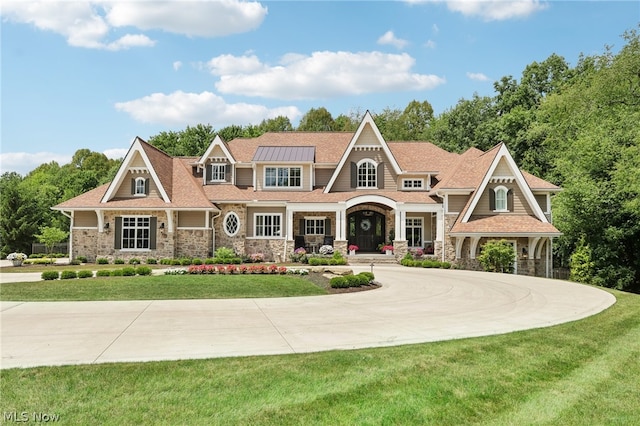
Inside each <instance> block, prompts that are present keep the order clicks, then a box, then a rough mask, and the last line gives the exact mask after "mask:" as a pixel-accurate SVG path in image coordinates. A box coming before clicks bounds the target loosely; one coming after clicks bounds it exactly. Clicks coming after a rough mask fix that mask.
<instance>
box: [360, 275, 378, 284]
mask: <svg viewBox="0 0 640 426" xmlns="http://www.w3.org/2000/svg"><path fill="white" fill-rule="evenodd" d="M358 275H362V276H363V277H366V278H367V283H370V282H372V281H373V280H374V279H375V276H374V275H373V272H360V273H359V274H358Z"/></svg>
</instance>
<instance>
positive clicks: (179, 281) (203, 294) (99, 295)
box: [0, 273, 327, 301]
mask: <svg viewBox="0 0 640 426" xmlns="http://www.w3.org/2000/svg"><path fill="white" fill-rule="evenodd" d="M312 275H314V277H308V276H307V277H301V276H293V275H266V274H264V275H159V276H136V277H106V278H85V279H71V280H55V281H38V282H33V283H7V284H2V286H1V287H0V300H4V301H9V300H14V301H15V300H19V301H69V300H163V299H227V298H246V297H288V296H313V295H319V294H327V291H326V290H325V289H324V288H323V287H322V286H321V285H316V284H314V282H313V281H317V280H318V277H315V275H318V274H315V273H313V274H312ZM312 280H313V281H312Z"/></svg>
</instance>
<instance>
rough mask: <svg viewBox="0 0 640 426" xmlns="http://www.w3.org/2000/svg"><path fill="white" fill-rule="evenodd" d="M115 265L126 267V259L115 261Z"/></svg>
mask: <svg viewBox="0 0 640 426" xmlns="http://www.w3.org/2000/svg"><path fill="white" fill-rule="evenodd" d="M113 263H114V264H116V265H124V259H115V260H114V261H113Z"/></svg>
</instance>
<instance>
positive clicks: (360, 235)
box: [347, 210, 386, 252]
mask: <svg viewBox="0 0 640 426" xmlns="http://www.w3.org/2000/svg"><path fill="white" fill-rule="evenodd" d="M347 223H348V227H349V228H348V239H349V245H351V244H355V245H357V246H358V247H359V249H360V251H361V252H375V251H378V245H380V244H384V242H385V235H386V218H385V216H384V215H383V214H381V213H378V212H376V211H373V210H361V211H357V212H354V213H351V214H349V216H348V217H347Z"/></svg>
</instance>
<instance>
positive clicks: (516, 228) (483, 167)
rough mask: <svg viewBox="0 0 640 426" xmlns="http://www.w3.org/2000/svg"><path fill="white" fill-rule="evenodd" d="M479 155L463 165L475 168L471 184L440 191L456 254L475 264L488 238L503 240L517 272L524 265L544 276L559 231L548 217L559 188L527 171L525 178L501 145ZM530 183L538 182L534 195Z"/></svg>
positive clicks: (461, 258)
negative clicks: (510, 248)
mask: <svg viewBox="0 0 640 426" xmlns="http://www.w3.org/2000/svg"><path fill="white" fill-rule="evenodd" d="M483 155H487V156H488V157H484V158H483V156H479V157H478V158H476V159H475V160H470V161H468V163H467V164H465V165H463V168H464V167H468V168H471V169H473V168H475V169H476V170H475V172H476V175H477V176H478V177H481V179H480V180H478V181H476V182H475V183H474V185H473V186H472V188H468V189H464V188H459V189H458V190H455V189H453V188H449V189H448V190H446V191H444V192H445V194H446V199H447V201H446V203H445V209H446V211H445V214H446V215H447V217H448V218H449V219H448V227H447V229H449V241H450V244H451V245H452V246H453V248H455V259H456V260H457V261H461V262H462V263H465V262H470V263H474V262H475V259H476V256H477V255H478V254H479V253H480V251H481V248H482V245H483V244H484V243H485V242H486V241H488V240H491V239H504V240H507V241H508V242H510V243H511V244H512V245H513V247H514V251H515V253H516V257H517V259H518V260H517V262H516V264H515V265H514V269H515V270H516V271H517V269H518V268H521V269H522V268H528V269H529V271H527V273H530V274H535V275H548V273H549V272H550V271H549V269H550V262H551V244H552V239H553V238H554V237H557V236H559V235H560V232H559V231H558V230H557V229H556V228H555V227H554V226H553V225H552V224H551V222H550V219H551V215H550V197H551V194H553V193H554V192H555V191H557V190H558V188H557V187H555V186H554V185H551V184H549V183H548V182H544V181H543V180H541V179H537V178H535V177H533V176H531V175H528V174H527V175H526V177H525V174H524V173H523V172H522V171H521V170H520V169H519V168H518V167H517V165H516V164H515V161H514V160H513V158H512V157H511V154H510V153H509V151H508V150H507V148H506V146H505V145H504V144H500V145H498V146H497V147H496V148H494V150H492V151H490V152H488V153H485V154H483ZM488 160H490V161H488ZM470 181H471V182H473V179H471V180H470ZM530 182H531V183H536V184H539V187H538V188H537V189H536V193H535V194H534V191H533V190H532V188H531V186H530ZM539 269H544V274H542V273H541V271H540V270H539ZM534 270H535V271H534ZM521 272H522V271H521Z"/></svg>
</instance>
